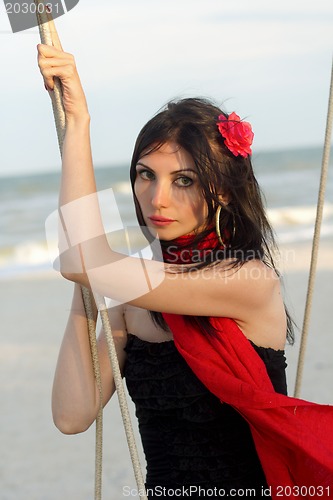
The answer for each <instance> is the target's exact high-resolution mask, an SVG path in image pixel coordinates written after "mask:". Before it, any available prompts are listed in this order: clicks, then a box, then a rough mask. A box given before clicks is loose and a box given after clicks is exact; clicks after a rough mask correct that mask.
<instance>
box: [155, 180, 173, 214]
mask: <svg viewBox="0 0 333 500" xmlns="http://www.w3.org/2000/svg"><path fill="white" fill-rule="evenodd" d="M169 202H170V186H169V185H167V184H166V183H162V182H159V183H156V184H155V185H154V187H153V193H152V200H151V203H152V205H153V207H154V208H161V207H167V206H168V205H169Z"/></svg>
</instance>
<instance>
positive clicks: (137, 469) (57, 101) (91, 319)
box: [34, 0, 147, 500]
mask: <svg viewBox="0 0 333 500" xmlns="http://www.w3.org/2000/svg"><path fill="white" fill-rule="evenodd" d="M34 2H35V4H36V7H37V8H36V12H37V20H38V27H39V33H40V38H41V42H42V43H43V44H46V45H53V41H52V34H53V35H54V36H55V37H56V39H58V40H59V37H58V34H57V31H56V28H55V25H54V22H53V19H52V16H51V14H50V13H49V12H47V10H46V7H45V4H44V2H43V0H34ZM39 5H41V8H39ZM59 43H60V42H59ZM51 99H52V108H53V114H54V119H55V124H56V130H57V136H58V143H59V149H60V154H61V155H62V149H63V141H64V136H65V130H66V119H65V111H64V107H63V103H62V89H61V83H60V80H59V79H58V78H55V79H54V91H53V92H52V93H51ZM81 292H82V298H83V303H84V308H85V311H86V316H87V326H88V334H89V341H90V349H91V355H92V363H93V370H94V375H95V379H96V385H97V388H98V391H99V395H100V408H99V411H98V415H97V418H96V447H95V497H94V498H95V500H101V498H102V460H103V458H102V455H103V406H102V404H103V395H102V382H101V373H100V366H99V358H98V350H97V342H96V321H95V316H94V309H93V300H94V299H95V301H96V306H97V310H98V311H99V313H100V317H101V321H102V326H103V329H104V333H105V337H106V341H107V345H108V354H109V359H110V363H111V367H112V373H113V378H114V382H115V386H116V392H117V396H118V401H119V406H120V411H121V415H122V419H123V424H124V429H125V434H126V439H127V444H128V448H129V452H130V456H131V460H132V465H133V471H134V476H135V480H136V484H137V487H138V491H139V493H140V499H142V500H147V496H146V492H145V485H144V479H143V475H142V471H141V465H140V460H139V456H138V451H137V446H136V442H135V437H134V432H133V427H132V423H131V417H130V413H129V409H128V404H127V399H126V394H125V390H124V385H123V381H122V376H121V372H120V368H119V363H118V358H117V352H116V348H115V344H114V340H113V336H112V329H111V325H110V320H109V315H108V311H107V307H106V304H105V300H104V297H100V296H97V295H95V297H93V295H92V293H91V292H90V290H89V289H88V288H85V287H81Z"/></svg>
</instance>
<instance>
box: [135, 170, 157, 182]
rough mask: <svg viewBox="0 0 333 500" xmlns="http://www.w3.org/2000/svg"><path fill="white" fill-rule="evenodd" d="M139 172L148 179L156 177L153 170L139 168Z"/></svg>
mask: <svg viewBox="0 0 333 500" xmlns="http://www.w3.org/2000/svg"><path fill="white" fill-rule="evenodd" d="M138 174H139V176H140V177H141V179H144V180H146V181H151V180H153V179H154V178H155V176H154V174H153V172H151V171H150V170H139V171H138Z"/></svg>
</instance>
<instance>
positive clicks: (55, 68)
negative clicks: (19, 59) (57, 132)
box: [37, 35, 89, 123]
mask: <svg viewBox="0 0 333 500" xmlns="http://www.w3.org/2000/svg"><path fill="white" fill-rule="evenodd" d="M37 50H38V65H39V69H40V72H41V74H42V76H43V78H44V83H45V88H47V90H49V92H51V91H53V89H54V77H58V78H59V79H60V81H61V86H62V101H63V105H64V109H65V113H66V121H67V123H68V122H69V121H77V120H80V119H81V118H85V117H87V116H88V115H89V112H88V107H87V101H86V97H85V95H84V91H83V88H82V85H81V81H80V78H79V75H78V72H77V69H76V64H75V60H74V57H73V55H72V54H68V53H67V52H64V51H63V50H62V47H61V44H60V42H59V40H58V39H56V40H55V39H54V35H53V46H52V45H44V44H38V45H37Z"/></svg>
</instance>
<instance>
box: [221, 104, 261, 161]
mask: <svg viewBox="0 0 333 500" xmlns="http://www.w3.org/2000/svg"><path fill="white" fill-rule="evenodd" d="M218 120H219V121H218V122H217V127H218V129H219V131H220V134H221V135H222V137H224V139H225V141H224V142H225V145H226V146H227V148H228V149H229V150H230V151H231V152H232V153H233V154H234V155H235V156H238V155H241V156H243V157H244V158H246V157H247V156H249V155H250V154H252V151H251V144H252V141H253V137H254V133H253V132H252V127H251V125H250V123H248V122H242V121H241V119H240V118H239V116H238V115H236V113H231V114H230V115H229V117H228V118H227V117H226V116H224V115H220V116H219V117H218Z"/></svg>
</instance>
